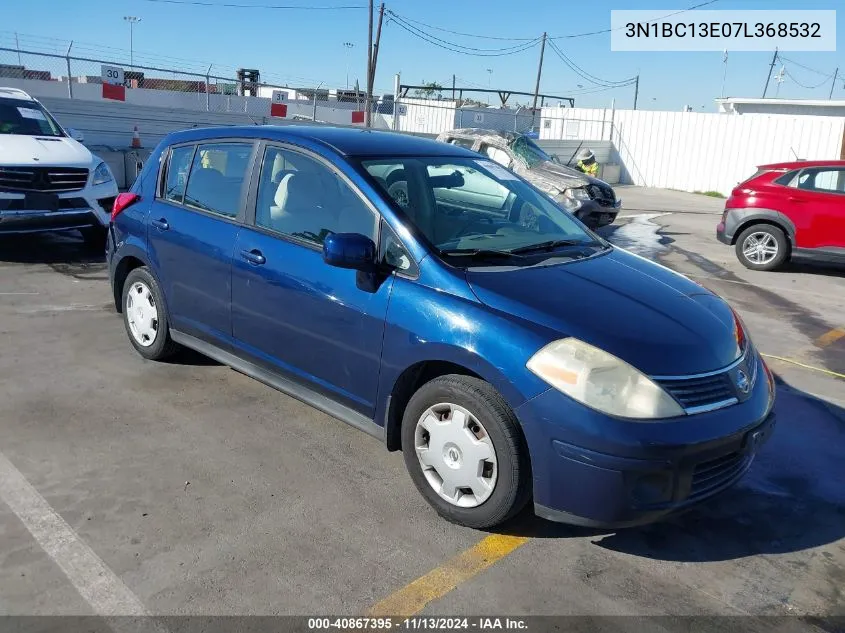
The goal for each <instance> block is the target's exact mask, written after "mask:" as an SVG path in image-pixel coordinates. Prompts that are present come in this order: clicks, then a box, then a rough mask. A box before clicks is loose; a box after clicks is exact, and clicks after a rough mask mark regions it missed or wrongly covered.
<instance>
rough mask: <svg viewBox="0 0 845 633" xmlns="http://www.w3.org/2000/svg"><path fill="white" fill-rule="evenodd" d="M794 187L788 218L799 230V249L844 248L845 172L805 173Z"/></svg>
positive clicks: (817, 170) (813, 170)
mask: <svg viewBox="0 0 845 633" xmlns="http://www.w3.org/2000/svg"><path fill="white" fill-rule="evenodd" d="M791 184H792V183H791ZM793 186H794V191H793V192H790V193H791V195H790V196H789V202H790V204H791V209H790V215H794V216H796V220H797V221H796V222H795V224H796V226H798V227H799V230H798V235H797V242H798V246H799V247H802V248H829V247H839V248H845V168H841V167H813V168H809V169H805V170H803V171H802V172H801V173H800V174H799V175H798V177H797V179H796V181H795V183H794V184H793ZM802 229H803V230H802Z"/></svg>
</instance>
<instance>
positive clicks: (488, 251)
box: [440, 248, 520, 257]
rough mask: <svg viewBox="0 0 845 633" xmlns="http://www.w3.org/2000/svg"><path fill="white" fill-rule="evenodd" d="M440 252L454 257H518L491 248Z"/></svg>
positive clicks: (455, 249)
mask: <svg viewBox="0 0 845 633" xmlns="http://www.w3.org/2000/svg"><path fill="white" fill-rule="evenodd" d="M440 252H441V253H443V254H444V255H451V256H455V257H520V255H517V254H516V253H515V252H514V251H504V250H496V249H493V248H450V249H446V250H443V251H440Z"/></svg>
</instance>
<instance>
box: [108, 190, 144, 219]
mask: <svg viewBox="0 0 845 633" xmlns="http://www.w3.org/2000/svg"><path fill="white" fill-rule="evenodd" d="M140 199H141V196H139V195H138V194H137V193H131V192H129V193H120V194H118V195H117V198H115V199H114V206H112V209H111V219H112V221H114V219H115V218H116V217H117V216H118V215H120V213H121V212H122V211H123V210H124V209H126V208H127V207H131V206H132V205H133V204H135V203H136V202H138V200H140Z"/></svg>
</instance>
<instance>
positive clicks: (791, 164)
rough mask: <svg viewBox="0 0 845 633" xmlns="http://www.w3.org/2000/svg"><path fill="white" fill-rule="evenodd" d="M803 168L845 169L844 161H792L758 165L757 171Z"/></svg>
mask: <svg viewBox="0 0 845 633" xmlns="http://www.w3.org/2000/svg"><path fill="white" fill-rule="evenodd" d="M804 167H839V168H845V160H793V161H788V162H783V163H769V164H767V165H760V166H759V168H758V169H803V168H804Z"/></svg>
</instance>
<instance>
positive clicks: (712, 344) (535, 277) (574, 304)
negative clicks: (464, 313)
mask: <svg viewBox="0 0 845 633" xmlns="http://www.w3.org/2000/svg"><path fill="white" fill-rule="evenodd" d="M467 281H468V282H469V284H470V287H471V288H472V290H473V292H474V293H475V294H476V296H477V297H478V298H479V300H480V301H482V302H483V303H485V304H486V305H488V306H490V307H492V308H494V309H498V310H501V311H503V312H507V313H510V314H513V315H517V316H519V317H522V318H524V319H526V320H529V321H532V322H534V323H537V324H539V325H542V326H545V327H547V328H550V329H552V330H554V331H555V332H556V333H559V337H560V338H562V337H565V336H575V337H577V338H579V339H581V340H583V341H585V342H587V343H590V344H591V345H595V346H596V347H599V348H601V349H603V350H605V351H607V352H609V353H611V354H613V355H614V356H617V357H618V358H621V359H622V360H624V361H626V362H628V363H630V364H631V365H633V366H634V367H636V368H637V369H639V370H640V371H642V372H644V373H646V374H649V375H653V376H674V375H687V374H697V373H703V372H708V371H713V370H716V369H720V368H722V367H725V366H726V365H729V364H730V363H731V362H733V361H734V360H736V359H737V358H738V357H739V353H740V350H739V344H738V342H737V334H736V327H737V326H736V321H735V318H734V314H733V311H732V310H731V309H730V307H729V306H728V304H727V303H726V302H725V301H723V300H722V299H721V298H720V297H718V296H716V295H715V294H713V293H712V292H710V291H709V290H707V289H705V288H703V287H702V286H700V285H698V284H696V283H695V282H693V281H690V280H689V279H687V278H685V277H683V276H681V275H679V274H677V273H675V272H673V271H671V270H669V269H667V268H664V267H663V266H659V265H657V264H654V263H653V262H650V261H648V260H646V259H643V258H641V257H639V256H637V255H634V254H633V253H628V252H627V251H622V250H619V249H614V250H613V251H611V252H610V253H607V254H605V255H599V256H597V257H594V258H592V259H586V260H580V261H574V262H570V263H567V264H556V265H545V266H533V267H525V268H512V269H506V270H502V269H501V268H500V269H498V270H497V269H496V268H475V269H470V270H468V271H467Z"/></svg>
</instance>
